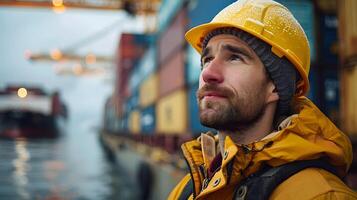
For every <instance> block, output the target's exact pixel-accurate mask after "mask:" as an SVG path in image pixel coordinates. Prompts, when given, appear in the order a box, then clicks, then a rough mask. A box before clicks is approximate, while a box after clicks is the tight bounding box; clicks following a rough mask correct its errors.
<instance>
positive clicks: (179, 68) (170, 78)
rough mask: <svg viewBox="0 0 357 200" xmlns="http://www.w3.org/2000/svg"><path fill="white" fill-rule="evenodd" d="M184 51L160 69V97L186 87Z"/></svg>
mask: <svg viewBox="0 0 357 200" xmlns="http://www.w3.org/2000/svg"><path fill="white" fill-rule="evenodd" d="M184 55H185V54H184V51H180V52H178V53H177V54H175V55H174V56H173V57H172V58H171V59H170V60H168V62H166V64H164V65H163V66H161V67H160V69H159V83H160V84H159V97H163V96H165V95H167V94H169V93H170V92H172V91H174V90H176V89H179V88H182V87H183V86H184V85H185V67H184Z"/></svg>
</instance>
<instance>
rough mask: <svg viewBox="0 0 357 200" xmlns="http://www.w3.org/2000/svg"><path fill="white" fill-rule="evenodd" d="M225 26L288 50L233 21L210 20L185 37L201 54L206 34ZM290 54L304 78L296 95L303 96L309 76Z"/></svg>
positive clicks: (193, 29)
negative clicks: (232, 22)
mask: <svg viewBox="0 0 357 200" xmlns="http://www.w3.org/2000/svg"><path fill="white" fill-rule="evenodd" d="M224 27H233V28H237V29H240V30H243V31H245V32H247V33H250V34H252V35H254V36H255V37H257V38H259V39H261V40H263V41H264V42H266V43H268V44H270V45H271V46H272V48H275V49H277V50H278V51H282V52H285V51H287V50H285V49H282V48H281V47H279V46H276V45H275V44H272V43H271V41H269V40H268V39H266V38H265V37H262V36H261V35H260V34H258V33H255V32H253V31H250V30H249V29H246V28H245V27H241V26H237V25H233V24H231V23H223V22H209V23H205V24H202V25H199V26H196V27H193V28H192V29H190V30H189V31H187V32H186V34H185V39H186V41H187V42H188V43H189V44H190V45H191V46H192V47H193V48H194V49H195V50H196V51H197V52H198V53H199V54H201V53H202V46H201V44H202V41H203V40H204V38H205V36H206V35H207V34H208V33H210V32H211V31H213V30H215V29H217V28H224ZM272 51H273V52H274V53H276V52H275V51H274V50H273V49H272ZM288 51H289V50H288ZM290 55H291V54H284V56H286V57H287V58H288V59H289V60H290V61H291V62H292V63H293V64H294V65H295V67H296V69H297V70H298V72H299V74H300V77H301V79H302V80H301V81H300V82H299V83H298V84H297V88H299V90H300V91H298V93H296V94H295V95H296V96H302V95H304V94H306V93H307V91H308V89H309V80H308V77H307V76H306V74H307V73H306V72H305V70H304V68H303V67H302V64H301V62H300V61H298V59H297V58H294V57H291V56H290ZM278 56H279V55H278ZM279 57H281V56H279Z"/></svg>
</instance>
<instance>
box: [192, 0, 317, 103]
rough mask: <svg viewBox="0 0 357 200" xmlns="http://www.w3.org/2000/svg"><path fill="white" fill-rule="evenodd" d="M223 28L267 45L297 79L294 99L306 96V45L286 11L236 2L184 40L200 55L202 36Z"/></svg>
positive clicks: (261, 2)
mask: <svg viewBox="0 0 357 200" xmlns="http://www.w3.org/2000/svg"><path fill="white" fill-rule="evenodd" d="M223 27H235V28H238V29H241V30H243V31H245V32H248V33H250V34H252V35H254V36H255V37H257V38H260V39H261V40H263V41H265V42H266V43H268V44H270V45H271V46H272V48H271V50H272V52H273V53H274V54H276V55H277V56H279V57H283V56H285V57H286V58H287V59H288V60H289V61H290V62H291V63H293V65H294V66H295V68H296V69H297V71H298V72H299V74H300V76H301V81H300V82H299V83H298V84H297V90H296V94H295V95H297V96H302V95H304V94H306V93H307V91H308V89H309V80H308V74H309V70H310V47H309V42H308V40H307V37H306V34H305V32H304V30H303V29H302V27H301V26H300V24H299V23H298V22H297V20H296V19H295V18H294V16H293V15H292V14H291V12H290V11H289V10H288V9H287V8H285V7H284V6H283V5H281V4H279V3H277V2H275V1H272V0H239V1H237V2H235V3H233V4H231V5H229V6H227V7H226V8H224V9H223V10H222V11H221V12H219V13H218V14H217V15H216V16H215V17H214V18H213V19H212V21H211V22H209V23H206V24H202V25H199V26H196V27H194V28H192V29H191V30H189V31H188V32H187V33H186V35H185V37H186V40H187V41H188V42H189V43H190V44H191V45H192V46H193V47H194V48H195V49H196V50H197V51H198V52H199V53H201V52H202V46H201V45H202V41H203V40H204V38H205V36H206V35H207V34H208V33H210V32H211V31H213V30H215V29H217V28H223Z"/></svg>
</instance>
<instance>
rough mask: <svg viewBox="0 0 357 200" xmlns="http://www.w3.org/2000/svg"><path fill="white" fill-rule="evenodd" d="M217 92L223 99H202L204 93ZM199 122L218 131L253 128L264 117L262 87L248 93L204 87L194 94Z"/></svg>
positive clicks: (214, 86)
mask: <svg viewBox="0 0 357 200" xmlns="http://www.w3.org/2000/svg"><path fill="white" fill-rule="evenodd" d="M210 91H212V92H218V93H219V94H220V95H221V96H224V98H221V99H219V100H214V101H212V100H205V99H203V96H204V93H205V92H210ZM196 96H197V101H198V105H199V111H200V121H201V124H203V125H204V126H207V127H210V128H214V129H216V130H219V131H230V132H235V131H242V130H246V129H249V128H250V127H252V126H254V125H255V124H256V123H257V122H258V121H259V120H260V119H261V117H262V116H263V115H264V112H265V108H266V104H265V102H264V99H265V96H264V92H263V86H260V88H257V89H254V90H250V91H249V92H248V91H242V92H241V93H239V94H238V92H237V91H235V90H231V89H228V88H225V87H218V86H216V85H209V84H206V85H204V86H203V87H202V88H201V89H199V90H198V91H197V93H196Z"/></svg>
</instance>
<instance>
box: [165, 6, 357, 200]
mask: <svg viewBox="0 0 357 200" xmlns="http://www.w3.org/2000/svg"><path fill="white" fill-rule="evenodd" d="M186 39H187V41H188V42H189V43H190V44H191V45H192V46H193V47H194V48H195V49H196V50H197V51H198V52H199V53H200V54H201V62H202V71H201V74H200V80H199V89H198V91H197V100H198V104H199V107H200V120H201V123H202V124H203V125H205V126H208V127H211V128H214V129H216V130H217V132H218V134H217V136H213V135H212V134H210V133H207V134H202V135H201V137H199V138H198V139H197V140H194V141H190V142H187V143H185V144H183V145H182V150H183V153H184V156H185V158H186V160H187V163H188V165H189V169H190V173H189V174H188V175H187V176H185V177H184V178H183V179H182V180H181V182H180V183H179V184H178V185H177V186H176V187H175V188H174V190H173V191H172V192H171V194H170V196H169V199H234V198H236V199H284V200H285V199H299V200H301V199H357V195H356V194H355V193H354V192H353V191H352V190H351V189H349V188H348V187H347V186H346V185H345V184H344V183H343V182H342V181H341V178H342V177H343V176H345V175H346V173H347V171H348V169H349V166H350V164H351V162H352V150H351V143H350V141H349V139H348V137H347V136H346V135H345V134H343V133H342V132H341V131H340V130H339V129H338V128H336V126H335V125H333V123H332V122H331V121H330V120H329V119H328V118H327V117H326V116H324V115H323V114H322V113H321V111H319V110H318V108H317V107H316V106H315V105H314V104H313V103H312V102H311V101H310V100H309V99H307V98H306V97H304V95H305V94H306V92H307V90H308V87H309V81H308V73H309V68H310V64H309V63H310V54H309V53H310V49H309V44H308V40H307V38H306V35H305V33H304V31H303V29H302V28H301V26H300V25H299V23H298V22H297V21H296V19H295V18H294V17H293V16H292V14H291V13H290V12H289V11H288V10H287V9H286V8H285V7H284V6H282V5H280V4H278V3H276V2H274V1H270V0H246V1H244V0H240V1H237V2H235V3H233V4H231V5H230V6H228V7H226V8H225V9H223V10H222V11H221V12H220V13H218V14H217V15H216V17H215V18H214V19H213V20H212V21H211V22H210V23H207V24H203V25H200V26H197V27H195V28H193V29H191V30H190V31H188V32H187V34H186ZM309 162H319V163H320V162H321V163H323V164H318V165H316V164H312V165H305V164H304V163H309ZM296 163H300V164H299V165H301V163H303V164H302V165H305V168H299V169H298V170H295V171H296V172H294V173H295V174H294V173H290V172H289V175H287V174H288V173H287V171H291V169H293V168H296V166H297V164H296ZM286 166H288V167H286ZM279 167H280V168H279ZM271 169H279V170H280V171H281V170H283V172H279V173H276V172H274V173H273V172H272V171H271ZM333 169H335V170H333ZM276 171H277V170H276ZM265 172H266V173H265ZM269 173H271V174H274V175H271V176H270V177H273V179H274V181H273V182H279V181H275V180H277V179H278V178H277V177H278V176H279V177H281V176H287V177H285V179H282V180H281V183H280V184H277V185H276V186H273V184H272V183H273V182H269V184H266V183H261V185H257V184H251V185H249V184H248V183H251V181H252V180H259V181H260V180H262V178H261V177H263V176H265V175H266V174H269ZM262 174H263V175H262ZM280 179H281V178H280ZM249 181H250V182H249ZM243 186H244V187H243ZM252 188H256V189H252ZM267 188H268V189H267ZM263 190H264V195H265V196H264V195H263V194H262V191H263ZM270 190H271V191H270ZM265 191H270V192H267V193H266V192H265ZM260 195H263V196H260ZM259 196H260V197H259Z"/></svg>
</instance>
